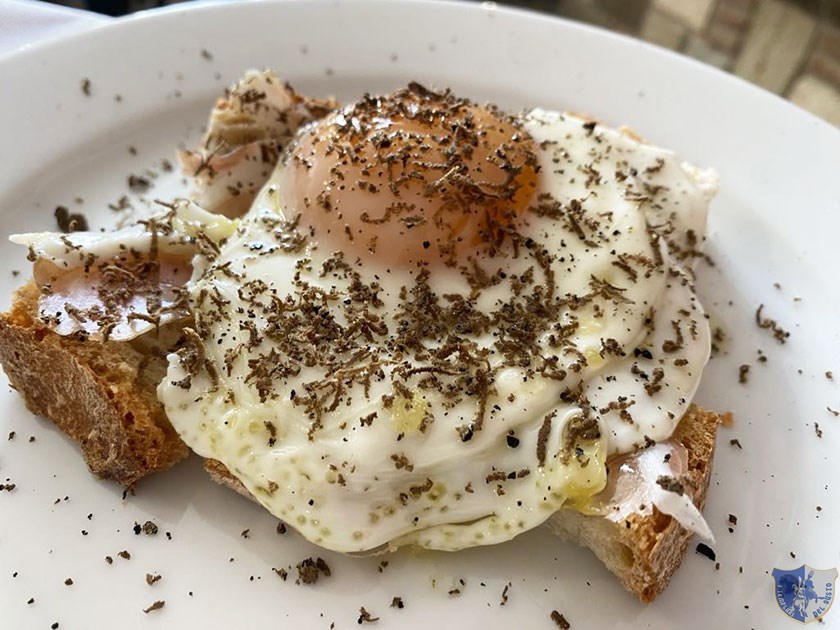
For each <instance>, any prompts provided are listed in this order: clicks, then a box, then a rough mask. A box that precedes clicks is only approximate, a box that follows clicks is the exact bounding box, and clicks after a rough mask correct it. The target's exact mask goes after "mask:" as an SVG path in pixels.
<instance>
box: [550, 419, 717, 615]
mask: <svg viewBox="0 0 840 630" xmlns="http://www.w3.org/2000/svg"><path fill="white" fill-rule="evenodd" d="M720 421H721V416H720V415H719V414H717V413H714V412H712V411H707V410H705V409H703V408H702V407H699V406H698V405H691V407H689V409H688V411H687V412H686V414H685V415H684V416H683V418H682V420H681V421H680V423H679V424H678V425H677V429H676V431H675V432H674V434H673V436H672V439H674V440H677V441H678V442H680V443H681V444H682V445H683V446H684V447H685V449H686V452H687V453H688V471H687V472H686V475H685V477H686V478H685V480H684V481H685V483H684V486H685V491H686V493H687V494H688V495H689V496H691V499H692V501H693V502H694V505H696V506H697V508H698V509H699V510H702V509H703V508H704V506H705V505H706V492H707V490H708V488H709V480H710V479H711V474H712V459H713V456H714V450H715V438H716V434H717V427H718V425H719V424H720ZM547 525H548V527H549V528H550V529H551V530H552V531H553V532H554V533H555V534H557V535H558V536H559V537H560V538H562V539H563V540H566V541H569V542H574V543H577V544H579V545H581V546H584V547H588V548H589V549H591V550H592V551H593V552H594V553H595V555H596V556H597V557H598V559H599V560H601V562H603V563H604V564H605V565H606V567H607V568H608V569H609V570H610V571H611V572H612V573H614V574H615V576H616V577H618V579H619V580H620V581H621V583H622V584H623V585H624V587H625V588H626V589H627V590H629V591H631V592H632V593H635V594H636V595H637V596H638V598H639V599H640V600H642V601H643V602H645V603H650V602H652V601H653V600H654V599H655V598H656V596H657V595H659V594H660V593H661V592H662V591H663V590H665V588H666V587H667V586H668V582H669V581H670V580H671V576H672V575H673V574H674V571H676V570H677V568H678V567H679V566H680V563H681V562H682V560H683V558H684V557H685V553H686V550H687V548H688V542H689V540H690V539H691V537H692V535H693V533H692V532H691V531H689V530H687V529H685V528H684V527H683V526H682V525H680V523H679V522H678V521H677V520H676V519H674V518H672V517H671V516H668V515H667V514H663V513H662V512H660V511H659V510H657V509H656V508H655V507H654V508H653V510H652V513H651V514H649V515H647V516H643V515H641V514H631V515H630V516H628V518H627V519H626V520H623V521H620V522H617V523H616V522H613V521H611V520H608V519H606V518H604V517H602V516H597V515H595V516H593V515H584V514H581V513H580V512H578V511H576V510H573V509H570V508H566V509H563V510H560V511H559V512H558V513H557V514H555V515H554V516H552V517H551V518H550V519H549V520H548V523H547Z"/></svg>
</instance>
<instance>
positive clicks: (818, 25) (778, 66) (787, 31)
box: [506, 0, 840, 127]
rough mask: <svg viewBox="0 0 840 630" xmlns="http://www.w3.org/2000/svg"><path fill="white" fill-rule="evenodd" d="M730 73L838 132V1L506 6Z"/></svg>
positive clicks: (527, 1)
mask: <svg viewBox="0 0 840 630" xmlns="http://www.w3.org/2000/svg"><path fill="white" fill-rule="evenodd" d="M506 1H507V2H508V3H510V4H516V5H519V6H525V7H529V8H533V9H537V10H541V11H547V12H550V13H554V14H557V15H562V16H565V17H569V18H572V19H576V20H580V21H583V22H589V23H592V24H597V25H599V26H603V27H606V28H609V29H613V30H617V31H621V32H624V33H628V34H631V35H634V36H636V37H640V38H641V39H644V40H647V41H649V42H652V43H654V44H658V45H660V46H664V47H665V48H670V49H671V50H675V51H678V52H681V53H683V54H685V55H688V56H690V57H694V58H695V59H699V60H701V61H704V62H706V63H710V64H712V65H714V66H717V67H718V68H722V69H724V70H727V71H729V72H733V73H735V74H737V75H738V76H741V77H743V78H745V79H747V80H748V81H752V82H753V83H756V84H758V85H760V86H762V87H764V88H766V89H768V90H770V91H772V92H775V93H777V94H780V95H782V96H784V97H786V98H789V99H790V100H791V101H793V102H794V103H796V104H797V105H799V106H800V107H804V108H805V109H807V110H810V111H811V112H813V113H814V114H816V115H817V116H820V117H822V118H823V119H825V120H827V121H828V122H830V123H832V124H834V125H837V126H838V127H840V0H813V1H808V0H804V1H803V0H800V1H796V2H794V1H785V0H629V1H624V0H506Z"/></svg>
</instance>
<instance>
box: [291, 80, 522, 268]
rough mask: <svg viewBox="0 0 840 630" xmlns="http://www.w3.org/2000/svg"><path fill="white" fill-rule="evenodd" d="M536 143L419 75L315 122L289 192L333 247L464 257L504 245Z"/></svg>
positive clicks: (383, 255) (392, 255)
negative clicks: (402, 85) (403, 85)
mask: <svg viewBox="0 0 840 630" xmlns="http://www.w3.org/2000/svg"><path fill="white" fill-rule="evenodd" d="M533 144H534V143H533V140H532V139H531V138H530V136H528V134H527V133H525V132H524V131H522V130H521V129H519V128H517V126H516V125H515V124H514V122H513V121H511V120H508V119H506V118H504V117H502V116H501V115H499V114H498V113H496V112H495V111H492V110H490V109H486V108H483V107H480V106H477V105H475V104H473V103H471V102H469V101H465V100H461V99H456V98H454V97H452V96H451V95H449V94H448V93H436V92H431V91H429V90H426V89H425V88H423V87H422V86H419V85H417V84H412V85H410V86H409V87H408V88H407V89H403V90H399V91H397V92H395V93H393V94H391V95H389V96H384V97H376V98H374V97H366V98H364V99H363V100H362V101H360V102H359V103H357V104H356V105H354V106H352V107H349V108H346V109H344V110H341V111H338V112H336V113H333V114H332V115H330V116H328V117H327V118H325V119H323V120H321V121H318V122H316V123H314V124H313V125H311V126H310V127H308V128H307V129H305V130H304V132H303V133H302V135H301V136H299V137H298V140H297V142H296V144H295V145H294V147H292V149H291V151H290V152H289V153H288V155H287V156H286V161H285V165H286V168H285V175H284V177H283V181H282V183H281V189H280V195H281V199H282V200H283V202H284V205H285V206H286V208H287V211H288V213H290V214H292V215H293V214H300V220H301V224H302V225H304V226H309V227H310V228H312V231H313V234H314V238H315V241H316V242H317V243H318V244H319V247H326V248H327V249H328V250H329V251H330V252H332V251H337V250H340V251H343V252H344V254H345V256H347V257H348V258H352V259H355V258H356V257H359V258H360V259H361V260H368V259H370V258H374V259H376V260H378V261H381V262H383V263H386V264H390V265H394V264H416V263H436V262H443V263H444V264H450V265H451V264H456V263H457V262H458V261H461V260H464V259H466V258H467V257H468V256H470V255H473V254H475V253H478V252H487V253H490V254H492V253H493V252H494V251H495V250H496V249H497V248H498V247H499V246H500V245H501V243H502V241H503V240H504V238H505V236H506V234H507V232H508V231H509V228H510V227H513V226H514V224H515V223H516V222H517V221H518V220H519V219H520V217H521V216H522V214H523V213H524V211H525V209H526V208H527V207H528V205H529V204H530V202H531V199H532V197H533V196H534V192H535V191H536V189H537V185H538V184H537V174H538V167H537V165H536V158H535V152H534V146H533Z"/></svg>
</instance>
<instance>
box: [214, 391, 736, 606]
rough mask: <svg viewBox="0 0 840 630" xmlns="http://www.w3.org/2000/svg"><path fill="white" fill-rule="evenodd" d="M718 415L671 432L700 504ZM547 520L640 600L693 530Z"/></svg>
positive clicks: (692, 410)
mask: <svg viewBox="0 0 840 630" xmlns="http://www.w3.org/2000/svg"><path fill="white" fill-rule="evenodd" d="M720 420H721V416H719V415H718V414H716V413H714V412H712V411H707V410H705V409H703V408H701V407H699V406H697V405H691V407H689V409H688V411H687V412H686V414H685V416H683V418H682V420H681V421H680V423H679V425H678V426H677V429H676V431H675V432H674V435H673V439H675V440H677V441H679V442H680V443H681V444H682V445H683V446H684V447H685V449H686V452H687V453H688V471H687V472H686V475H685V487H686V492H687V493H688V494H689V495H690V496H691V498H692V500H693V502H694V504H695V505H696V506H697V508H698V509H700V510H702V509H703V507H704V506H705V503H706V491H707V489H708V487H709V480H710V479H711V472H712V457H713V455H714V449H715V437H716V433H717V427H718V424H720ZM204 468H205V470H206V471H207V472H208V473H209V475H210V477H211V478H212V479H213V481H215V482H216V483H219V484H222V485H225V486H228V487H229V488H231V489H232V490H235V491H236V492H238V493H239V494H241V495H242V496H244V497H246V498H249V499H251V500H252V501H255V499H254V498H253V496H251V494H250V493H249V492H248V490H247V489H246V488H245V486H244V485H242V482H241V481H239V479H237V478H236V477H234V476H233V475H232V474H231V472H230V471H229V470H228V469H227V468H226V467H225V465H224V464H222V463H221V462H219V461H217V460H213V459H207V460H205V461H204ZM546 524H547V526H548V527H549V528H550V529H551V530H552V531H553V532H554V533H555V534H556V535H558V536H559V537H560V538H561V539H563V540H565V541H567V542H573V543H576V544H578V545H581V546H583V547H588V548H589V549H591V550H592V551H593V552H594V553H595V555H596V556H597V557H598V559H599V560H601V562H603V563H604V564H605V565H606V567H607V568H608V569H609V570H610V571H611V572H612V573H614V574H615V576H616V577H617V578H618V579H619V581H620V582H621V584H622V585H623V586H624V587H625V588H626V589H627V590H629V591H630V592H631V593H634V594H635V595H636V596H637V597H638V598H639V599H640V600H641V601H642V602H644V603H650V602H652V601H653V600H654V599H655V598H656V596H657V595H659V594H660V593H661V592H662V591H663V590H665V588H666V587H667V586H668V582H669V581H670V579H671V576H672V575H673V574H674V571H676V570H677V568H678V567H679V566H680V564H681V563H682V560H683V558H684V557H685V553H686V550H687V549H688V541H689V539H690V538H691V536H692V535H693V534H692V532H690V531H688V530H687V529H685V528H684V527H683V526H682V525H680V523H679V522H678V521H677V520H676V519H674V518H672V517H670V516H668V515H667V514H663V513H662V512H659V511H658V510H657V509H656V508H655V507H654V508H653V511H652V513H651V514H649V515H647V516H644V515H641V514H631V515H630V516H629V517H628V518H627V519H626V520H625V521H621V522H619V523H615V522H613V521H610V520H608V519H606V518H604V517H603V516H593V515H585V514H581V513H580V512H578V511H577V510H574V509H571V508H564V509H562V510H560V511H559V512H557V513H556V514H555V515H554V516H552V517H551V518H550V519H549V520H548V521H547V523H546Z"/></svg>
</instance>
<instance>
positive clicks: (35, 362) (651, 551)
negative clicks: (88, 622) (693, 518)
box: [0, 282, 720, 602]
mask: <svg viewBox="0 0 840 630" xmlns="http://www.w3.org/2000/svg"><path fill="white" fill-rule="evenodd" d="M38 296H39V290H38V288H37V287H36V286H35V284H34V283H33V282H30V283H29V284H26V285H24V286H23V287H22V288H21V289H19V290H18V292H17V293H16V294H15V299H14V302H13V304H12V308H11V309H10V311H9V312H7V313H4V314H2V315H0V362H2V364H3V367H4V369H5V371H6V374H7V376H8V378H9V381H10V383H11V384H12V386H13V387H14V388H15V389H17V390H18V391H19V392H20V393H21V395H22V396H23V398H24V400H25V401H26V405H27V407H29V409H30V410H31V411H32V412H33V413H36V414H39V415H43V416H46V417H48V418H49V419H51V420H52V421H53V422H54V423H55V424H56V425H57V426H58V427H59V428H60V429H61V430H63V431H64V432H65V433H67V434H68V435H69V436H70V437H71V438H73V439H74V440H75V441H77V442H78V443H79V444H80V446H81V449H82V454H83V455H84V458H85V461H86V462H87V465H88V468H89V469H90V470H91V472H93V473H94V474H96V475H98V476H100V477H103V478H108V479H114V480H115V481H117V482H119V483H121V484H123V485H125V486H131V485H133V484H134V483H135V482H137V481H138V480H139V479H141V478H143V477H145V476H146V475H148V474H151V473H153V472H156V471H161V470H165V469H167V468H169V467H171V466H172V465H173V464H175V463H177V462H178V461H180V460H182V459H184V458H185V457H186V456H187V455H188V453H189V449H188V448H187V446H186V445H185V444H184V443H183V442H182V441H181V440H180V438H179V437H178V435H177V433H176V432H175V430H174V429H173V428H172V426H171V425H170V423H169V421H168V420H167V418H166V415H165V413H164V411H163V407H162V405H161V404H160V403H159V402H158V400H157V396H156V393H155V392H156V386H157V383H158V382H159V381H160V379H161V378H162V377H163V375H164V373H165V369H166V360H165V356H166V354H167V352H169V351H171V350H172V349H173V348H175V347H176V346H177V343H178V337H179V335H180V329H179V327H178V326H177V325H172V326H169V327H164V328H162V329H161V331H160V332H159V333H158V334H157V335H156V334H152V333H150V334H147V335H143V336H141V337H139V338H138V339H137V340H135V341H132V342H117V341H108V342H99V341H92V340H87V341H81V340H79V339H76V338H73V337H61V336H59V335H57V334H55V333H53V332H51V331H50V330H49V329H48V328H47V327H46V326H45V325H43V324H42V323H41V322H40V321H39V320H38V318H37V316H36V314H37V302H38ZM719 421H720V416H719V415H718V414H716V413H713V412H710V411H706V410H704V409H702V408H700V407H698V406H696V405H692V406H691V407H690V409H689V411H688V412H687V413H686V415H685V416H684V417H683V419H682V421H681V422H680V424H679V425H678V427H677V430H676V432H675V434H674V439H676V440H678V441H679V442H681V443H682V444H683V446H684V447H685V449H686V451H687V453H688V472H687V473H686V476H687V479H686V480H685V481H686V483H685V487H686V491H687V492H688V493H689V494H690V496H691V498H692V500H693V502H694V504H695V505H696V506H697V507H698V508H699V509H702V508H703V505H704V504H705V498H706V490H707V488H708V485H709V479H710V475H711V467H712V457H713V454H714V447H715V433H716V429H717V425H718V424H719ZM205 469H206V470H207V472H208V473H209V474H210V477H211V478H212V479H213V480H215V481H216V482H218V483H220V484H223V485H226V486H228V487H230V488H231V489H233V490H235V491H236V492H238V493H239V494H241V495H243V496H245V497H248V498H252V497H251V495H250V493H249V492H248V490H247V489H246V488H245V486H243V485H242V483H241V482H240V481H239V480H238V479H237V478H236V477H234V476H233V475H232V474H231V473H230V472H229V471H228V469H227V468H226V467H225V466H224V465H223V464H222V463H221V462H218V461H215V460H206V461H205ZM548 526H549V527H550V528H551V529H552V530H553V531H554V532H555V533H556V534H557V535H558V536H560V537H561V538H562V539H564V540H567V541H569V542H574V543H577V544H580V545H583V546H585V547H588V548H589V549H591V550H592V551H593V552H594V553H595V555H596V556H597V557H598V558H599V559H600V560H601V561H602V562H603V563H604V564H605V565H606V566H607V568H608V569H609V570H610V571H612V572H613V573H614V574H615V575H616V576H617V577H618V579H619V580H620V581H621V583H622V584H623V585H624V586H625V587H626V588H627V589H628V590H629V591H631V592H633V593H635V594H636V595H637V596H638V597H639V599H641V600H642V601H643V602H650V601H653V599H654V598H655V597H656V596H657V595H658V594H659V593H661V592H662V591H663V590H664V589H665V587H666V586H667V585H668V582H669V580H670V578H671V575H672V574H673V573H674V571H675V570H676V569H677V567H678V566H679V565H680V563H681V562H682V559H683V557H684V556H685V553H686V549H687V546H688V541H689V539H690V538H691V535H692V534H691V532H689V531H688V530H686V529H685V528H684V527H683V526H682V525H680V524H679V522H677V521H676V520H675V519H673V518H672V517H670V516H668V515H665V514H662V513H661V512H659V511H658V510H656V508H654V509H653V512H652V514H650V515H648V516H643V515H640V514H633V515H631V516H629V517H628V518H627V519H626V520H624V521H621V522H613V521H611V520H608V519H606V518H604V517H602V516H588V515H584V514H581V513H580V512H578V511H576V510H573V509H563V510H561V511H560V512H558V513H557V514H556V515H554V516H553V517H552V518H551V519H549V521H548Z"/></svg>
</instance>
